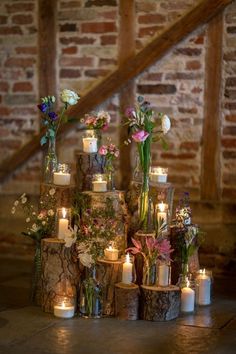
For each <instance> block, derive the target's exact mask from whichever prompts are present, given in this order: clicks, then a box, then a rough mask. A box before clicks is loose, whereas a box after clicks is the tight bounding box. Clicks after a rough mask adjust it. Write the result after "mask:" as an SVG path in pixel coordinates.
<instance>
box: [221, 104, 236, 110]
mask: <svg viewBox="0 0 236 354" xmlns="http://www.w3.org/2000/svg"><path fill="white" fill-rule="evenodd" d="M224 107H225V108H226V109H229V110H233V111H234V110H236V102H226V103H225V104H224Z"/></svg>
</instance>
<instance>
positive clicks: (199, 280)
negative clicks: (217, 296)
mask: <svg viewBox="0 0 236 354" xmlns="http://www.w3.org/2000/svg"><path fill="white" fill-rule="evenodd" d="M195 286H196V304H197V305H200V306H206V305H210V304H211V288H212V272H211V271H210V270H206V269H200V270H199V271H198V272H197V274H196V278H195Z"/></svg>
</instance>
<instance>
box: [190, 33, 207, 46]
mask: <svg viewBox="0 0 236 354" xmlns="http://www.w3.org/2000/svg"><path fill="white" fill-rule="evenodd" d="M204 40H205V36H204V34H200V35H199V36H197V37H196V38H193V39H192V40H191V42H193V43H195V44H204Z"/></svg>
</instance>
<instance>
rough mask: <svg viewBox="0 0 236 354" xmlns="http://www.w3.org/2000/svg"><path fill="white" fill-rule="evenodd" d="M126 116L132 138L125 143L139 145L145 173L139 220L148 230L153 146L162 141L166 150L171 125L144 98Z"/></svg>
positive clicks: (165, 117) (167, 118) (140, 98)
mask: <svg viewBox="0 0 236 354" xmlns="http://www.w3.org/2000/svg"><path fill="white" fill-rule="evenodd" d="M125 116H126V118H127V121H126V123H125V124H126V125H128V127H129V133H130V134H129V135H130V138H129V139H128V141H126V142H125V143H126V144H129V143H130V142H131V141H132V140H133V141H135V142H136V143H137V147H138V153H139V160H140V166H141V169H142V172H143V184H142V191H141V196H140V213H139V219H140V224H141V226H142V227H143V228H144V230H145V229H147V214H148V190H149V180H148V178H149V169H150V161H151V144H152V142H156V141H160V142H161V143H162V146H163V147H164V148H166V146H167V145H166V142H165V139H164V135H166V134H167V132H168V131H169V130H170V127H171V123H170V119H169V117H168V116H167V115H165V114H163V113H158V114H156V113H155V112H154V110H153V109H151V107H150V103H149V102H147V101H145V100H144V98H143V97H142V96H139V97H138V102H137V105H136V106H135V107H134V108H127V109H126V112H125Z"/></svg>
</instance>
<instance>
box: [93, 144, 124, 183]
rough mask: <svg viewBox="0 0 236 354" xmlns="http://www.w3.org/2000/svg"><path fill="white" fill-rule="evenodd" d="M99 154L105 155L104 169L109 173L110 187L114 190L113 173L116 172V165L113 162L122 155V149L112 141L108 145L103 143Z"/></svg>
mask: <svg viewBox="0 0 236 354" xmlns="http://www.w3.org/2000/svg"><path fill="white" fill-rule="evenodd" d="M98 153H99V155H101V156H104V157H105V161H104V171H105V173H106V174H107V179H108V189H109V190H113V189H114V180H113V174H114V166H113V162H114V160H115V159H117V158H118V157H119V155H120V150H119V149H118V148H117V147H116V146H115V145H114V144H112V143H111V142H110V141H109V143H108V144H107V145H102V146H101V147H100V148H99V150H98Z"/></svg>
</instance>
